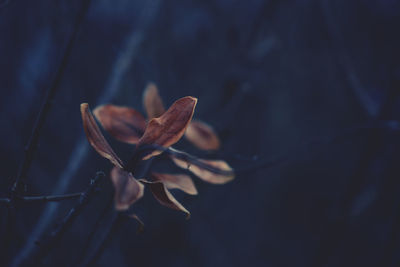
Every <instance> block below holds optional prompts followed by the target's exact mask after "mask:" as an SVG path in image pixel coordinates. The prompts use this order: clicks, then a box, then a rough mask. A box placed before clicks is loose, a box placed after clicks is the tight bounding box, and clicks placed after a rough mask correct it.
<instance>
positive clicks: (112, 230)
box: [85, 212, 128, 266]
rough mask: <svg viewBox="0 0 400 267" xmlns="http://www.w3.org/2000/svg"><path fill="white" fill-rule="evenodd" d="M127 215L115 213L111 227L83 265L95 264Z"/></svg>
mask: <svg viewBox="0 0 400 267" xmlns="http://www.w3.org/2000/svg"><path fill="white" fill-rule="evenodd" d="M127 218H128V217H127V216H125V215H124V214H122V213H121V212H118V214H117V215H115V217H114V219H113V221H112V223H111V227H110V228H109V230H108V232H107V235H106V236H105V238H104V239H103V241H102V242H101V244H100V245H99V247H98V248H97V250H96V252H95V253H94V254H93V256H92V257H91V258H90V259H89V261H88V264H87V265H85V266H95V265H96V263H97V261H98V260H99V259H100V257H101V256H102V255H103V252H104V250H105V249H106V248H107V246H108V245H109V244H110V242H111V241H112V238H113V236H114V235H115V233H116V232H117V230H118V229H119V228H120V227H121V225H122V223H123V222H125V220H126V219H127Z"/></svg>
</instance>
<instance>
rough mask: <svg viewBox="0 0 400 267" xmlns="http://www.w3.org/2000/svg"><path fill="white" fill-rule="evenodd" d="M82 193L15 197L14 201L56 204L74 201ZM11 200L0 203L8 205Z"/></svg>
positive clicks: (0, 201)
mask: <svg viewBox="0 0 400 267" xmlns="http://www.w3.org/2000/svg"><path fill="white" fill-rule="evenodd" d="M82 194H83V192H79V193H71V194H64V195H53V196H25V197H21V196H16V197H15V198H14V201H16V202H24V203H25V202H28V203H38V202H58V201H63V200H68V199H76V198H79V197H80V196H82ZM12 201H13V199H11V198H0V203H3V204H7V205H9V204H10V203H11V202H12Z"/></svg>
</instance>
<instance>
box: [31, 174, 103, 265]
mask: <svg viewBox="0 0 400 267" xmlns="http://www.w3.org/2000/svg"><path fill="white" fill-rule="evenodd" d="M104 177H105V174H104V173H103V172H98V173H97V174H96V177H95V178H94V179H92V180H91V183H90V186H89V187H88V189H87V190H86V191H85V192H84V193H82V194H81V195H80V199H79V202H78V203H77V204H76V205H75V206H74V207H73V208H72V209H71V210H70V211H69V212H68V214H67V215H66V216H65V217H64V219H63V221H62V222H61V223H60V224H59V225H58V226H57V228H56V229H54V230H53V232H51V234H50V236H49V237H48V238H47V240H45V241H43V242H40V243H39V248H38V250H37V252H36V253H35V254H34V255H32V257H30V258H29V259H26V263H29V264H32V265H35V266H36V265H40V263H41V262H42V260H43V259H44V258H45V257H46V256H47V255H48V254H49V253H50V251H51V250H52V249H53V248H54V247H55V246H56V245H57V243H58V242H59V240H60V239H61V237H62V236H63V235H64V233H65V232H66V231H67V230H68V229H69V228H70V227H71V225H72V223H73V222H74V221H75V219H76V217H77V216H78V215H79V214H80V212H81V211H82V209H83V208H84V207H85V206H86V205H87V204H88V203H89V200H90V198H91V197H92V196H93V194H94V193H95V192H96V191H97V188H98V186H99V184H100V182H101V181H102V180H103V178H104Z"/></svg>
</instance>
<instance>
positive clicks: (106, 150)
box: [81, 103, 123, 168]
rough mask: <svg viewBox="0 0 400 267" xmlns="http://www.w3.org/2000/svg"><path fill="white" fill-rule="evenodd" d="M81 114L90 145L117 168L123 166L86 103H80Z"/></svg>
mask: <svg viewBox="0 0 400 267" xmlns="http://www.w3.org/2000/svg"><path fill="white" fill-rule="evenodd" d="M81 115H82V121H83V129H84V130H85V133H86V137H87V139H88V141H89V143H90V144H91V145H92V147H93V148H94V149H95V150H96V151H97V153H99V154H100V155H101V156H102V157H104V158H106V159H108V160H110V161H111V163H112V164H114V165H115V166H117V167H119V168H123V167H122V166H123V163H122V161H121V159H120V158H119V157H118V156H117V154H115V152H114V150H113V149H112V148H111V146H110V144H109V143H108V142H107V140H106V139H105V138H104V136H103V134H102V133H101V131H100V129H99V126H97V123H96V121H95V119H94V117H93V115H92V113H91V112H90V109H89V105H88V104H87V103H82V104H81Z"/></svg>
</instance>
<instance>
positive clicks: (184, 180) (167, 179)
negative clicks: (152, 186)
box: [150, 172, 197, 195]
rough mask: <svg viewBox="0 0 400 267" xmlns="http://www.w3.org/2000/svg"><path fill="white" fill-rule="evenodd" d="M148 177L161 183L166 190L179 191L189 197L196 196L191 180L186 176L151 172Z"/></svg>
mask: <svg viewBox="0 0 400 267" xmlns="http://www.w3.org/2000/svg"><path fill="white" fill-rule="evenodd" d="M150 175H151V178H152V179H154V181H160V182H163V183H164V184H165V186H166V187H167V188H168V189H180V190H182V191H183V192H185V193H187V194H189V195H197V189H196V187H195V185H194V183H193V181H192V178H190V176H188V175H185V174H166V173H155V172H152V173H151V174H150Z"/></svg>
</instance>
